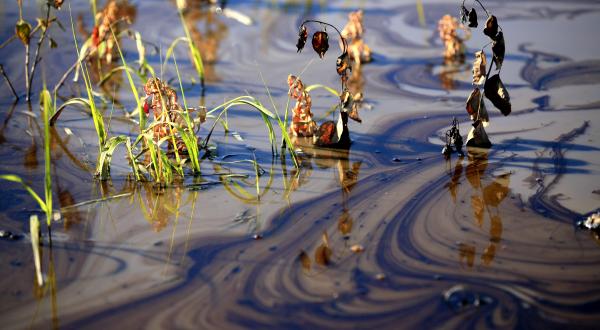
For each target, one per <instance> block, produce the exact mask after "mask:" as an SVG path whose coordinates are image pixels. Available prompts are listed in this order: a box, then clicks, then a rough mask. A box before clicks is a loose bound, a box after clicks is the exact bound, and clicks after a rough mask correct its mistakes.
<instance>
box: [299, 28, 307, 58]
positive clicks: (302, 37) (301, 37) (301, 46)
mask: <svg viewBox="0 0 600 330" xmlns="http://www.w3.org/2000/svg"><path fill="white" fill-rule="evenodd" d="M306 39H308V31H307V30H306V26H304V25H302V26H301V27H300V30H299V31H298V42H297V43H296V48H298V53H300V52H301V51H302V49H304V45H305V44H306Z"/></svg>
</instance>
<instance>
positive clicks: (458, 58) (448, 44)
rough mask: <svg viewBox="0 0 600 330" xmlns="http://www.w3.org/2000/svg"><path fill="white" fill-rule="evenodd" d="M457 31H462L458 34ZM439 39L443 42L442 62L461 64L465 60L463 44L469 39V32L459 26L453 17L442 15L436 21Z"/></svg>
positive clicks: (461, 25) (462, 26)
mask: <svg viewBox="0 0 600 330" xmlns="http://www.w3.org/2000/svg"><path fill="white" fill-rule="evenodd" d="M459 31H462V33H461V34H459ZM438 32H439V35H440V39H442V42H444V60H445V62H446V63H452V62H455V63H462V62H463V61H464V60H465V45H464V42H465V41H466V40H469V38H470V37H471V31H469V29H467V28H466V27H465V26H464V25H463V24H459V23H458V20H457V19H456V18H455V17H452V16H450V15H444V16H443V17H442V18H441V19H440V20H439V21H438Z"/></svg>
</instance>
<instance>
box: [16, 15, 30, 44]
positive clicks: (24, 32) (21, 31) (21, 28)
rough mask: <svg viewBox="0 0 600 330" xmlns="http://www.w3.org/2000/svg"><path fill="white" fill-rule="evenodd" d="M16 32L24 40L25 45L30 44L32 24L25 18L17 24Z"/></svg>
mask: <svg viewBox="0 0 600 330" xmlns="http://www.w3.org/2000/svg"><path fill="white" fill-rule="evenodd" d="M15 33H16V35H17V37H18V38H19V39H20V40H21V42H23V45H27V44H29V40H30V36H29V35H30V34H31V24H29V23H27V22H26V21H24V20H22V19H21V20H19V21H18V22H17V24H16V25H15Z"/></svg>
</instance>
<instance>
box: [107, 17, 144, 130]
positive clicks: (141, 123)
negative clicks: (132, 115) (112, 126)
mask: <svg viewBox="0 0 600 330" xmlns="http://www.w3.org/2000/svg"><path fill="white" fill-rule="evenodd" d="M110 32H111V33H112V36H113V38H114V39H115V45H117V50H118V51H119V56H120V57H121V62H123V66H124V67H125V68H129V66H128V65H127V61H125V56H123V52H122V51H121V46H120V45H119V42H117V41H116V40H117V37H116V36H115V31H113V29H112V28H111V29H110ZM125 74H126V75H127V81H129V87H130V88H131V93H133V97H134V98H135V102H136V103H137V110H136V111H137V112H138V114H139V126H140V132H141V131H142V130H143V129H144V127H145V126H146V114H145V113H144V111H143V110H142V106H143V104H142V101H141V100H140V96H139V94H138V91H137V89H136V87H135V83H134V82H133V78H132V77H131V73H130V72H129V69H127V70H125Z"/></svg>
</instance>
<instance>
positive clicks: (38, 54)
mask: <svg viewBox="0 0 600 330" xmlns="http://www.w3.org/2000/svg"><path fill="white" fill-rule="evenodd" d="M43 24H46V28H42V36H41V37H40V38H39V39H38V42H37V48H36V49H35V56H34V60H33V65H32V67H31V75H30V76H29V82H28V83H27V96H26V100H27V101H30V97H31V85H32V84H33V77H34V75H35V68H37V65H38V63H39V61H40V58H39V57H40V48H42V43H43V42H44V39H46V34H47V33H48V29H49V28H50V3H48V5H47V7H46V20H45V23H43ZM27 59H29V56H27ZM25 79H27V77H25Z"/></svg>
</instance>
